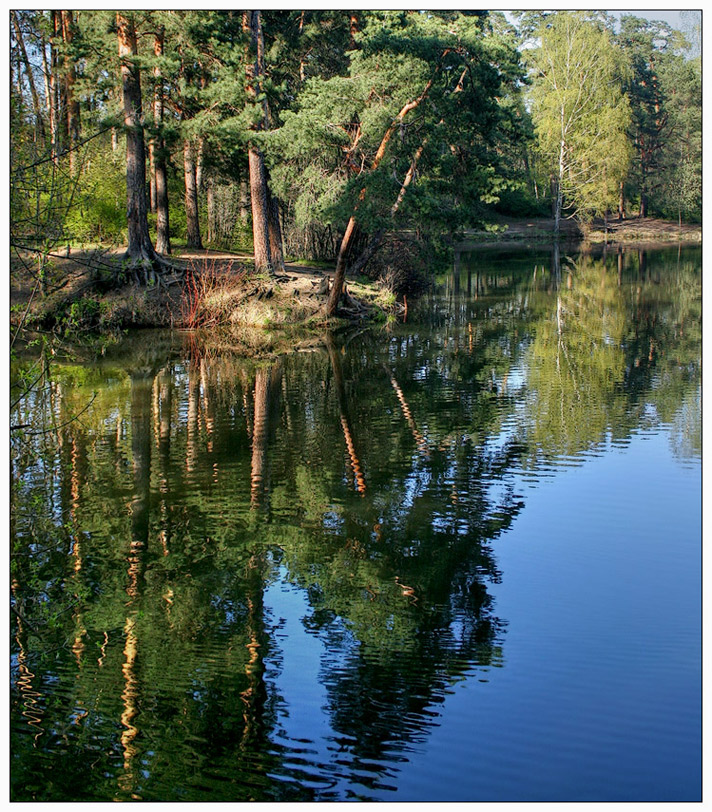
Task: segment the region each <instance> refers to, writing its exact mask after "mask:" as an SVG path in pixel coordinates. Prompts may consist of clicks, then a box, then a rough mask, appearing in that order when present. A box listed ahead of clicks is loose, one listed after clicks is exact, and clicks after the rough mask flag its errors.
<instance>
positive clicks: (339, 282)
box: [326, 79, 433, 317]
mask: <svg viewBox="0 0 712 812" xmlns="http://www.w3.org/2000/svg"><path fill="white" fill-rule="evenodd" d="M432 86H433V79H430V81H429V82H428V83H427V85H426V86H425V89H424V90H423V92H422V93H421V94H420V96H418V98H417V99H413V100H412V101H409V102H408V103H407V104H405V105H404V106H403V107H402V109H401V111H400V112H399V113H398V115H397V116H396V117H395V118H394V119H393V121H392V122H391V123H390V125H389V126H388V129H387V130H386V132H385V133H384V135H383V138H382V139H381V143H380V145H379V147H378V150H377V152H376V155H375V157H374V159H373V162H372V163H371V172H375V170H376V169H378V166H379V164H380V163H381V159H382V158H383V156H384V155H385V153H386V147H387V146H388V143H389V141H390V140H391V138H392V136H393V133H394V132H395V131H396V129H397V128H398V127H399V126H400V125H401V124H402V123H403V119H404V118H405V116H406V115H407V114H408V113H409V112H410V111H411V110H414V109H415V108H416V107H418V105H419V104H420V103H421V102H422V101H423V99H424V98H425V97H426V96H427V95H428V93H429V92H430V88H431V87H432ZM365 197H366V187H365V186H364V187H363V188H362V189H361V192H360V194H359V197H358V201H357V202H356V205H355V206H354V213H353V214H352V215H351V217H350V218H349V221H348V223H347V224H346V230H345V231H344V236H343V238H342V240H341V245H340V247H339V254H338V256H337V258H336V270H335V272H334V284H333V286H332V288H331V293H330V294H329V299H328V301H327V303H326V315H327V316H329V317H331V316H335V315H336V311H337V310H338V307H339V299H340V298H341V293H342V291H343V289H344V279H345V277H346V255H347V254H348V251H349V248H350V246H351V242H352V240H353V237H354V233H355V231H356V211H357V210H358V207H359V205H360V204H361V203H362V202H363V200H364V198H365ZM399 203H400V199H399Z"/></svg>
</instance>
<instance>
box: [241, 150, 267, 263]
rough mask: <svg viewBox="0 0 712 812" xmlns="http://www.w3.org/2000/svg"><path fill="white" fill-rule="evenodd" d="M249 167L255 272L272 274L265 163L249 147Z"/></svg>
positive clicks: (257, 151) (259, 154)
mask: <svg viewBox="0 0 712 812" xmlns="http://www.w3.org/2000/svg"><path fill="white" fill-rule="evenodd" d="M247 158H248V161H249V165H250V197H251V199H252V237H253V242H254V251H255V270H256V271H259V272H264V271H266V272H268V273H271V272H272V253H271V251H270V239H269V227H268V218H269V215H268V212H267V206H268V201H267V182H266V179H265V163H264V159H263V158H262V153H261V152H260V151H259V150H258V149H257V148H256V147H254V146H252V145H250V147H248V150H247Z"/></svg>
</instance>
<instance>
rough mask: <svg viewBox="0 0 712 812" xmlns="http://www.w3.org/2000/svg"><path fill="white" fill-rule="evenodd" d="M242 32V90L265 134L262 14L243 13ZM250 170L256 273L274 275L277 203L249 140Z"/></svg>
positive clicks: (278, 264) (280, 263) (279, 263)
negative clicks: (245, 46)
mask: <svg viewBox="0 0 712 812" xmlns="http://www.w3.org/2000/svg"><path fill="white" fill-rule="evenodd" d="M243 30H244V31H245V33H246V34H247V36H248V38H249V40H248V41H249V45H248V49H247V55H246V65H245V86H246V91H247V96H248V99H250V100H251V101H252V104H253V105H254V106H255V107H258V106H259V108H258V109H257V110H256V111H255V118H256V120H255V121H254V123H253V125H252V129H253V131H260V130H264V129H265V128H266V127H267V126H268V123H269V121H270V112H269V107H268V102H267V99H266V96H265V95H264V90H263V82H264V75H265V59H264V36H263V33H262V21H261V13H260V12H259V11H245V12H243ZM247 156H248V162H249V169H250V194H251V198H252V237H253V243H254V252H255V269H256V270H261V271H268V272H270V273H272V272H274V270H275V269H277V270H283V269H284V260H283V258H282V235H281V229H280V226H279V215H278V208H277V206H276V201H273V200H272V197H271V194H270V190H269V184H268V172H267V167H266V165H265V159H264V154H263V152H262V150H261V149H260V147H259V144H258V143H257V141H256V140H255V139H254V137H253V138H251V139H250V140H249V141H248V145H247Z"/></svg>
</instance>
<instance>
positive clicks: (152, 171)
mask: <svg viewBox="0 0 712 812" xmlns="http://www.w3.org/2000/svg"><path fill="white" fill-rule="evenodd" d="M148 207H149V209H150V210H151V211H152V212H155V211H156V139H155V138H154V137H153V136H152V137H151V138H149V139H148Z"/></svg>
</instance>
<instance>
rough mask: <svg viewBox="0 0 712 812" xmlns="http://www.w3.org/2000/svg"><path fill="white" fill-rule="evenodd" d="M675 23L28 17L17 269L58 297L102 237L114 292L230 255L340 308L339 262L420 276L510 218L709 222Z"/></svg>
mask: <svg viewBox="0 0 712 812" xmlns="http://www.w3.org/2000/svg"><path fill="white" fill-rule="evenodd" d="M680 20H681V27H682V28H683V29H684V31H682V30H677V29H674V28H672V27H671V26H670V25H669V24H668V23H666V22H663V21H661V20H653V19H646V18H644V17H637V16H635V15H633V14H626V13H623V14H620V15H617V16H614V15H612V14H609V13H607V12H599V11H596V12H593V11H591V12H588V11H553V12H547V11H519V12H516V11H515V12H511V13H506V14H505V13H504V12H501V11H491V12H480V11H427V12H416V11H405V10H391V11H383V10H373V11H364V10H361V11H345V10H340V9H339V10H289V11H271V10H268V11H221V10H217V11H212V10H207V11H194V10H179V11H165V10H134V11H120V12H115V11H108V10H106V11H104V10H98V11H97V10H95V11H89V10H78V11H71V10H47V11H39V10H27V11H19V10H17V11H11V12H10V80H11V81H10V245H11V253H12V262H11V266H12V273H13V274H14V275H22V276H23V278H24V279H25V280H28V279H29V280H30V282H31V286H32V297H33V298H36V299H42V298H43V297H48V296H52V295H53V294H56V293H57V292H58V291H62V290H63V289H65V288H66V287H67V285H68V278H69V272H68V271H67V266H66V263H64V264H63V263H60V262H59V261H58V259H59V257H60V256H69V255H70V254H71V252H72V251H74V255H75V256H77V255H78V252H82V253H81V255H82V256H88V255H87V254H86V252H87V251H88V250H89V251H90V252H91V254H90V256H91V259H90V260H87V265H88V267H90V277H91V283H92V294H93V295H94V294H98V296H99V298H100V297H101V294H102V292H104V291H106V290H109V289H114V288H117V287H120V286H122V285H124V284H126V283H130V282H135V283H139V284H141V285H146V286H149V287H160V286H161V285H162V284H163V283H164V282H165V281H166V280H167V279H168V278H169V276H170V274H171V273H173V272H174V271H175V267H176V265H175V262H174V261H173V260H172V259H171V256H172V255H175V254H176V253H180V252H181V251H184V250H196V249H198V250H199V249H203V248H211V249H219V250H227V251H236V252H242V253H244V254H246V255H250V256H251V257H252V258H253V261H254V271H256V272H258V273H263V274H265V275H266V276H268V277H269V276H274V275H275V274H277V275H278V274H280V273H284V269H285V259H287V260H291V261H301V262H304V263H310V264H312V265H317V266H319V265H320V264H321V265H322V266H323V267H326V268H329V269H335V274H334V279H333V284H332V287H331V293H330V295H329V297H328V304H327V305H326V310H327V313H328V314H329V315H335V314H336V313H337V310H338V308H339V307H341V306H343V305H344V302H345V300H344V298H343V297H344V292H343V284H344V280H345V278H346V276H349V277H354V276H357V275H359V274H368V275H369V276H371V277H373V278H380V279H381V280H382V281H383V282H384V283H385V284H386V285H388V286H389V287H390V288H391V289H392V290H393V291H394V292H395V293H397V292H402V291H404V290H406V289H408V288H409V287H414V286H415V287H417V285H418V284H419V283H422V282H423V281H424V280H426V278H427V268H428V267H429V263H430V261H431V258H432V256H433V255H434V254H437V253H438V252H443V251H445V250H447V248H448V246H451V245H452V244H453V243H454V242H455V241H456V240H458V239H461V238H462V237H463V236H464V235H466V234H467V233H470V232H472V231H473V230H477V231H479V232H485V233H488V234H490V235H495V236H496V235H497V234H498V233H500V232H503V231H504V230H505V229H506V227H507V226H506V223H507V222H508V221H509V220H510V219H511V218H547V219H548V218H551V219H552V220H553V223H554V231H555V234H556V235H557V236H558V233H559V232H560V231H561V230H563V229H565V228H566V227H567V224H568V223H569V222H575V223H576V224H577V226H578V227H579V228H583V229H584V230H585V229H586V228H588V227H589V226H590V224H591V223H593V222H594V221H596V220H597V219H598V220H600V219H602V220H603V222H604V230H605V229H606V228H607V226H608V223H609V222H612V221H617V222H624V221H627V220H630V219H631V218H637V217H641V218H646V217H651V216H653V217H661V218H666V219H668V220H672V221H676V222H677V223H678V225H680V226H681V225H682V224H683V222H687V223H698V222H700V220H701V209H702V194H701V187H702V183H701V181H702V139H701V129H702V128H701V121H702V109H701V39H700V33H701V19H700V14H699V12H685V11H683V12H681V13H680ZM181 282H182V284H184V285H185V283H186V278H185V275H183V276H182V278H181ZM91 301H92V302H95V304H92V305H86V304H85V305H82V307H83V308H84V309H87V313H83V312H80V311H81V308H80V309H79V310H76V308H75V312H74V315H73V316H72V318H74V320H75V321H76V320H77V319H81V318H89V320H91V318H90V317H94V318H95V317H96V315H97V314H98V313H99V310H100V304H99V303H97V300H96V299H92V300H91ZM73 304H76V303H73ZM18 307H19V308H20V309H22V308H24V307H25V303H24V302H23V303H21V304H20V305H18ZM94 310H95V311H96V312H94ZM89 311H92V312H91V313H90V312H89ZM23 312H27V311H26V310H24V311H23ZM55 318H56V319H57V320H58V321H59V320H61V318H64V319H65V322H66V320H67V314H66V313H65V314H64V316H63V317H60V316H55ZM70 321H71V319H70Z"/></svg>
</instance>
